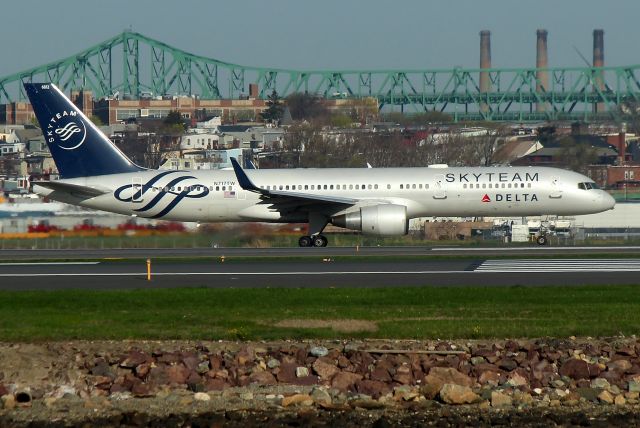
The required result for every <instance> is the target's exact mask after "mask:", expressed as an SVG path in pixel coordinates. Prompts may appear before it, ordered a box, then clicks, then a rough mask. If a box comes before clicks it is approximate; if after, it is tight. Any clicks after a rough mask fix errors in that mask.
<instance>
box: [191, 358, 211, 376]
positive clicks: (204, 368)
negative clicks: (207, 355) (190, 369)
mask: <svg viewBox="0 0 640 428" xmlns="http://www.w3.org/2000/svg"><path fill="white" fill-rule="evenodd" d="M209 369H210V367H209V361H202V362H200V363H199V364H198V365H197V366H196V369H195V370H196V372H197V373H199V374H201V375H203V374H205V373H206V372H208V371H209Z"/></svg>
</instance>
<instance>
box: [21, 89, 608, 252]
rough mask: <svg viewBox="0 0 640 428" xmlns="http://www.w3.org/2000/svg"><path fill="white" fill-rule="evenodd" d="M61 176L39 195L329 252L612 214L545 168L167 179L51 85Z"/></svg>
mask: <svg viewBox="0 0 640 428" xmlns="http://www.w3.org/2000/svg"><path fill="white" fill-rule="evenodd" d="M24 86H25V90H26V93H27V95H28V97H29V99H30V100H31V104H32V106H33V109H34V111H35V114H36V117H37V119H38V122H39V123H40V126H41V128H42V132H43V133H44V135H45V139H46V141H47V144H48V146H49V149H50V150H51V154H52V156H53V159H54V161H55V163H56V166H57V167H58V171H59V173H60V177H61V179H60V180H57V181H36V182H34V183H33V189H34V191H35V192H36V193H38V194H40V195H43V196H46V197H48V198H50V199H54V200H58V201H62V202H66V203H70V204H74V205H80V206H83V207H86V208H94V209H98V210H104V211H110V212H114V213H120V214H125V215H135V216H138V217H145V218H155V219H163V220H177V221H193V222H242V221H258V222H277V223H289V222H292V223H308V224H309V230H308V234H307V235H305V236H303V237H301V238H300V240H299V244H300V246H303V247H310V246H316V247H322V246H326V245H327V239H326V238H325V237H324V236H323V235H322V231H323V230H324V228H325V226H326V225H327V224H329V223H331V224H334V225H336V226H340V227H344V228H347V229H351V230H357V231H361V232H362V233H364V234H371V235H381V236H383V235H385V236H386V235H403V234H406V233H407V232H408V222H409V219H411V218H416V217H431V216H456V217H471V216H499V217H505V216H529V215H545V214H550V215H579V214H592V213H597V212H601V211H605V210H609V209H612V208H613V206H614V200H613V198H612V197H611V196H610V195H609V194H608V193H606V192H604V191H602V190H600V189H598V188H597V186H596V184H595V183H594V182H593V180H591V179H590V178H588V177H585V176H583V175H581V174H577V173H575V172H572V171H566V170H562V169H555V168H537V167H476V168H457V167H456V168H454V167H451V168H449V167H438V168H435V167H425V168H331V169H329V168H327V169H269V170H256V169H250V170H243V169H242V168H241V167H240V165H239V164H238V162H237V161H236V160H235V159H232V164H233V170H211V171H208V170H207V171H205V170H198V171H187V170H178V171H158V170H149V169H144V168H141V167H139V166H137V165H135V164H134V163H133V162H131V161H130V160H129V159H128V158H127V157H126V156H125V155H124V154H123V153H122V152H121V151H120V150H119V149H118V148H117V147H116V146H115V145H114V144H113V143H112V142H111V141H110V140H109V139H108V138H107V137H106V136H105V135H104V134H102V132H100V131H99V130H98V129H97V128H96V127H95V125H94V124H93V123H92V122H91V121H90V120H89V119H87V117H86V116H85V115H84V114H83V113H82V112H81V111H80V110H79V109H78V108H77V107H76V106H75V105H74V104H73V103H71V101H69V99H68V98H67V97H66V96H65V95H64V94H63V93H62V92H61V91H60V90H59V89H58V88H57V87H56V86H55V85H53V84H51V83H26V84H25V85H24Z"/></svg>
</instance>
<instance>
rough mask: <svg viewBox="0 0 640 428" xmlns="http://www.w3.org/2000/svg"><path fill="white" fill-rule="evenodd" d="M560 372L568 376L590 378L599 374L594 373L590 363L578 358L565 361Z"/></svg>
mask: <svg viewBox="0 0 640 428" xmlns="http://www.w3.org/2000/svg"><path fill="white" fill-rule="evenodd" d="M596 367H597V366H596ZM558 372H559V373H560V375H561V376H567V377H570V378H571V379H589V378H590V377H594V376H597V374H596V375H592V372H591V371H590V365H589V363H587V362H586V361H583V360H578V359H576V358H571V359H569V360H567V361H565V362H564V364H562V366H561V367H560V370H558Z"/></svg>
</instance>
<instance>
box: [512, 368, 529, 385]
mask: <svg viewBox="0 0 640 428" xmlns="http://www.w3.org/2000/svg"><path fill="white" fill-rule="evenodd" d="M528 384H529V381H527V379H525V378H524V377H523V376H522V375H520V374H519V373H517V372H515V373H511V375H510V376H509V380H508V381H507V385H509V386H514V387H517V386H523V385H528Z"/></svg>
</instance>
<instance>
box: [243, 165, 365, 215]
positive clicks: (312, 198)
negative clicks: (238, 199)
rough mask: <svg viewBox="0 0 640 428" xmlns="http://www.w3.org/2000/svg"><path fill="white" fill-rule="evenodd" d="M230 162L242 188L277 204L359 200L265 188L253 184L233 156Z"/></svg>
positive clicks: (333, 203)
mask: <svg viewBox="0 0 640 428" xmlns="http://www.w3.org/2000/svg"><path fill="white" fill-rule="evenodd" d="M231 164H232V165H233V170H234V171H235V173H236V178H237V179H238V184H239V185H240V187H241V188H242V189H243V190H247V191H249V192H254V193H259V194H260V195H261V196H262V197H263V199H267V200H270V199H273V201H272V202H274V203H276V204H278V205H290V206H294V205H309V204H332V205H336V204H337V205H355V204H357V203H358V202H359V200H358V199H353V198H342V197H340V196H333V195H313V194H309V193H300V192H288V191H285V192H283V191H281V190H266V189H261V188H260V187H258V186H256V185H255V184H253V182H252V181H251V179H250V178H249V177H247V174H246V173H245V172H244V170H243V169H242V167H240V164H239V163H238V161H237V160H236V159H235V158H233V157H232V158H231Z"/></svg>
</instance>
